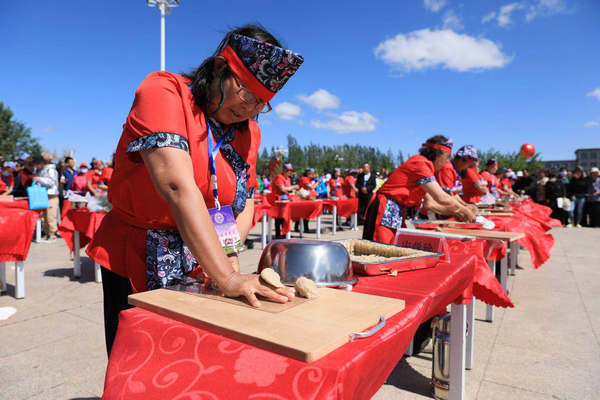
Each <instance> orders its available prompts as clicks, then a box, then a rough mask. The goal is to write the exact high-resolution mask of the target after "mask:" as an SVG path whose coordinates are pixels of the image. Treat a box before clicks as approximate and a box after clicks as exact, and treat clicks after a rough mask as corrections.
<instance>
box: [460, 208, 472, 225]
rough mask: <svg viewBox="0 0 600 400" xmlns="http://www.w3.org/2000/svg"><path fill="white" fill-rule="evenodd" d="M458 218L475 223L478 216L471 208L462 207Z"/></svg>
mask: <svg viewBox="0 0 600 400" xmlns="http://www.w3.org/2000/svg"><path fill="white" fill-rule="evenodd" d="M458 217H459V218H460V219H461V220H462V221H465V222H475V218H476V215H475V213H474V212H473V211H472V210H471V209H469V207H461V210H460V211H459V212H458Z"/></svg>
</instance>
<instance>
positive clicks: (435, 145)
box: [363, 135, 475, 243]
mask: <svg viewBox="0 0 600 400" xmlns="http://www.w3.org/2000/svg"><path fill="white" fill-rule="evenodd" d="M451 154H452V141H450V140H449V139H448V138H447V137H445V136H442V135H437V136H433V137H432V138H429V139H427V141H426V142H425V143H423V146H422V147H421V149H420V150H419V154H417V155H415V156H412V157H411V158H409V159H408V160H407V161H406V162H405V163H404V164H402V165H401V166H399V167H398V168H396V169H395V170H394V172H392V174H391V175H390V176H389V178H388V180H387V181H386V182H385V183H384V184H383V186H382V187H381V188H379V190H378V191H377V193H376V196H374V198H373V200H371V203H370V204H369V207H368V208H367V212H366V214H365V226H364V230H363V239H370V240H375V241H377V242H382V243H393V242H394V240H395V236H396V229H398V228H400V227H402V226H403V225H404V220H405V218H406V211H407V208H420V207H422V206H425V207H426V208H427V209H428V210H431V211H433V212H435V213H437V214H442V215H452V216H456V217H458V218H459V219H460V220H465V221H473V220H475V214H474V213H473V211H472V210H470V209H468V208H467V207H465V206H463V205H462V204H460V203H459V202H458V201H457V200H456V199H454V198H453V197H452V196H450V195H448V194H447V193H446V192H444V190H443V189H442V188H441V187H440V185H439V184H438V183H437V181H436V179H435V171H436V170H439V169H440V168H442V166H443V165H444V164H445V163H446V162H447V161H448V159H449V158H450V155H451Z"/></svg>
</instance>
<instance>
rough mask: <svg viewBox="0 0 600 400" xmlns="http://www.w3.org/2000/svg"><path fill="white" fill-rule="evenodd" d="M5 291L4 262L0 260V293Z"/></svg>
mask: <svg viewBox="0 0 600 400" xmlns="http://www.w3.org/2000/svg"><path fill="white" fill-rule="evenodd" d="M2 292H6V263H5V262H0V293H2Z"/></svg>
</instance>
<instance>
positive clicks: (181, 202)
mask: <svg viewBox="0 0 600 400" xmlns="http://www.w3.org/2000/svg"><path fill="white" fill-rule="evenodd" d="M165 200H166V201H167V203H169V207H170V208H171V212H172V213H173V216H174V217H175V223H176V224H177V228H178V230H179V233H180V235H181V237H182V238H183V241H184V242H185V244H186V245H187V246H188V248H189V249H190V251H191V252H192V254H193V255H194V257H195V258H196V260H197V261H198V263H199V264H200V265H201V266H202V268H203V269H204V271H205V272H206V274H207V275H208V276H209V277H210V278H211V279H214V280H215V281H216V282H217V283H223V282H225V281H226V280H227V278H228V277H229V276H230V275H231V273H232V272H233V268H232V266H231V263H230V262H229V260H228V259H227V256H226V254H225V252H224V251H223V248H222V247H221V242H220V241H219V238H218V236H217V232H216V231H215V229H214V226H213V223H212V219H211V218H210V215H209V214H208V209H207V207H206V203H205V202H204V198H203V197H202V194H201V193H200V190H199V189H198V188H197V187H195V186H194V187H178V188H177V189H175V190H172V191H171V193H169V194H167V195H166V196H165Z"/></svg>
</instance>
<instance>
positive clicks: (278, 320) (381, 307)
mask: <svg viewBox="0 0 600 400" xmlns="http://www.w3.org/2000/svg"><path fill="white" fill-rule="evenodd" d="M318 296H319V297H318V298H316V299H312V300H310V301H305V302H302V303H300V304H297V305H295V306H294V307H291V308H287V309H284V310H282V311H281V312H272V311H271V312H265V311H261V310H259V309H254V308H249V307H247V305H246V304H243V303H242V302H241V301H240V303H241V304H235V303H230V302H224V301H219V300H215V299H211V298H207V297H202V296H195V295H191V294H188V293H183V292H176V291H173V290H168V289H157V290H151V291H148V292H142V293H136V294H133V295H130V296H129V304H132V305H134V306H137V307H141V308H144V309H146V310H150V311H152V312H155V313H157V314H160V315H164V316H166V317H169V318H171V319H175V320H177V321H181V322H184V323H186V324H189V325H193V326H196V327H199V328H202V329H206V330H208V331H211V332H213V333H216V334H220V335H223V336H227V337H229V338H232V339H235V340H238V341H240V342H243V343H247V344H250V345H253V346H257V347H260V348H262V349H265V350H269V351H272V352H275V353H278V354H281V355H283V356H286V357H290V358H293V359H296V360H299V361H304V362H311V361H315V360H318V359H319V358H321V357H323V356H324V355H326V354H328V353H330V352H331V351H333V350H335V349H337V348H338V347H340V346H342V345H344V344H345V343H347V342H348V341H349V340H350V339H349V336H348V335H349V334H350V333H352V332H362V331H364V330H366V329H368V328H371V327H372V326H374V325H376V324H377V323H378V322H379V318H380V316H384V317H385V318H386V319H387V318H389V317H391V316H393V315H394V314H396V313H398V312H400V311H402V310H403V309H404V300H399V299H392V298H388V297H380V296H373V295H368V294H363V293H355V292H348V291H345V290H338V289H330V288H319V289H318ZM261 302H262V303H266V300H264V299H263V300H261ZM271 308H272V307H271ZM358 340H370V339H369V338H366V339H358Z"/></svg>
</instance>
